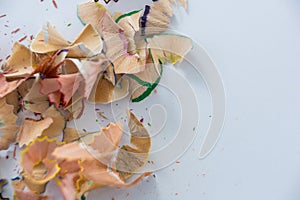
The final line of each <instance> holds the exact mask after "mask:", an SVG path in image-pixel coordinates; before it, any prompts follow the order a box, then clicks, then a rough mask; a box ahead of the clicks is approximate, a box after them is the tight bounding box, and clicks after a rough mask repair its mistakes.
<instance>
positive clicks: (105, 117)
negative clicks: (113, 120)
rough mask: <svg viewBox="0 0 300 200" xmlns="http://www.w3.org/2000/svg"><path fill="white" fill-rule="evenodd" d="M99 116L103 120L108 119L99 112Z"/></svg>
mask: <svg viewBox="0 0 300 200" xmlns="http://www.w3.org/2000/svg"><path fill="white" fill-rule="evenodd" d="M98 115H99V116H100V117H101V118H103V119H108V118H107V117H106V116H105V115H104V114H103V113H102V112H98Z"/></svg>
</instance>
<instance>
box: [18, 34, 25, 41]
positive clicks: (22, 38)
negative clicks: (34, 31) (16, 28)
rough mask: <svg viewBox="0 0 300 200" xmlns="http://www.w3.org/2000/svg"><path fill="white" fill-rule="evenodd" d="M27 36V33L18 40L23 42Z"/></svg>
mask: <svg viewBox="0 0 300 200" xmlns="http://www.w3.org/2000/svg"><path fill="white" fill-rule="evenodd" d="M26 38H27V35H25V36H24V37H21V38H20V39H19V40H18V42H22V41H23V40H25V39H26Z"/></svg>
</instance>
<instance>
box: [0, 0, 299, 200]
mask: <svg viewBox="0 0 300 200" xmlns="http://www.w3.org/2000/svg"><path fill="white" fill-rule="evenodd" d="M120 1H123V5H124V4H125V3H124V2H125V1H126V2H130V1H133V0H120ZM79 2H84V1H82V0H77V1H75V0H74V1H62V0H61V1H60V0H57V4H58V6H59V9H55V8H54V7H53V5H52V4H51V1H50V0H44V2H43V3H41V2H40V1H38V0H35V1H33V0H32V1H16V0H14V1H11V0H10V1H8V0H2V1H0V14H2V13H6V14H7V17H5V18H1V19H0V26H1V28H0V44H1V47H0V48H1V49H0V56H1V58H4V57H5V56H7V55H8V54H9V53H10V48H11V46H12V41H16V40H18V39H19V38H21V37H22V36H23V35H24V34H28V35H30V34H33V35H35V34H36V33H37V32H38V31H39V29H40V28H41V25H42V24H43V23H44V22H45V21H50V22H52V23H53V24H55V25H57V27H58V28H59V30H61V31H62V32H65V35H66V37H67V38H74V37H75V35H76V34H75V30H76V33H77V32H78V30H80V29H81V28H82V25H81V24H80V23H79V21H78V20H77V18H76V4H77V3H79ZM143 3H144V2H143V1H141V0H134V1H133V3H131V4H130V5H132V4H134V7H132V9H136V8H141V5H143ZM130 5H127V6H125V7H127V8H129V7H130ZM130 8H131V7H130ZM299 10H300V1H298V0H252V1H246V0H226V1H224V0H189V6H188V10H187V12H184V11H183V10H181V9H180V10H179V12H178V14H177V15H176V17H175V20H174V21H173V25H172V28H174V29H175V30H178V31H180V32H182V33H184V34H186V35H188V36H190V37H191V38H193V39H194V40H195V41H197V42H198V43H200V44H202V45H203V46H204V47H206V49H207V51H208V52H209V54H210V56H211V57H212V58H213V59H214V61H215V63H216V64H217V66H218V68H219V70H220V73H221V75H222V77H223V81H224V85H225V88H226V94H227V116H226V122H225V126H224V130H223V135H222V137H221V139H220V141H219V143H218V145H217V146H216V148H215V149H214V151H213V152H212V153H211V154H210V155H209V157H207V158H205V159H204V160H200V159H199V158H198V154H199V147H200V144H201V138H200V137H198V138H197V140H196V141H195V143H194V144H193V146H192V147H191V148H190V149H189V151H188V152H187V153H186V154H185V155H184V156H183V157H182V158H181V159H180V163H174V164H173V165H172V166H170V167H168V168H165V169H163V170H160V171H158V172H157V173H156V178H153V177H150V178H149V179H148V181H144V182H143V183H141V184H140V185H138V186H136V187H133V188H130V189H127V190H123V189H122V190H120V189H106V188H105V189H101V190H100V191H98V192H100V193H101V196H102V197H101V199H111V198H112V197H115V199H125V198H127V199H137V200H138V199H161V200H165V199H197V200H198V199H201V200H222V199H224V200H241V199H242V200H266V199H272V200H299V199H300V190H299V188H300V106H299V103H300V92H299V86H300V78H299V76H300V12H299ZM7 20H8V22H6V21H7ZM70 22H71V23H72V25H71V26H70V27H67V24H68V23H70ZM4 24H8V25H9V27H4ZM18 27H20V28H21V31H20V32H19V33H17V34H15V35H13V36H11V34H10V32H11V31H12V30H14V29H15V28H18ZM4 33H8V34H7V35H6V36H5V35H4ZM1 170H3V169H1ZM173 170H175V171H173ZM127 193H128V194H129V195H127ZM176 193H178V194H177V195H176ZM92 196H93V197H95V199H99V198H100V197H98V198H97V195H96V193H92V194H91V197H92Z"/></svg>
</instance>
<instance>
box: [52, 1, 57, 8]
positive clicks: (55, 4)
mask: <svg viewBox="0 0 300 200" xmlns="http://www.w3.org/2000/svg"><path fill="white" fill-rule="evenodd" d="M52 3H53V5H54V7H55V8H58V6H57V3H56V1H55V0H52Z"/></svg>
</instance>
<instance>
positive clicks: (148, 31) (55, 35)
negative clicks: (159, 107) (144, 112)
mask: <svg viewBox="0 0 300 200" xmlns="http://www.w3.org/2000/svg"><path fill="white" fill-rule="evenodd" d="M179 3H180V4H181V5H182V6H183V7H184V8H186V2H185V0H179ZM175 4H176V5H177V1H176V0H158V1H154V2H153V3H152V5H150V6H149V5H146V6H145V8H144V9H142V10H137V11H132V12H129V13H125V14H124V13H115V14H114V15H112V14H111V13H110V12H109V11H108V10H107V9H106V8H105V7H104V6H103V5H101V4H100V3H97V2H94V1H93V2H87V3H83V4H80V5H78V10H77V12H78V17H79V19H80V20H81V21H82V23H83V24H84V28H83V30H82V31H81V32H80V33H79V34H78V37H77V38H76V39H75V40H74V41H72V42H70V41H68V40H66V39H65V38H64V37H63V36H62V35H61V34H60V33H59V32H58V31H57V30H56V29H55V28H54V27H53V26H52V25H51V24H49V23H47V24H46V25H45V26H44V27H43V29H42V30H41V32H39V33H38V34H37V35H36V37H35V38H34V40H33V41H32V42H31V44H30V46H29V48H27V47H26V46H23V45H21V44H19V43H15V44H14V46H13V52H12V55H11V57H10V58H9V59H8V60H7V62H5V63H4V64H3V66H2V72H0V150H7V149H8V148H9V147H10V146H11V145H13V144H17V145H18V148H19V149H20V151H21V153H20V156H19V159H20V160H19V164H20V166H21V167H22V172H21V173H20V174H19V177H18V178H15V179H12V186H13V188H14V199H20V200H22V199H51V197H50V196H47V195H46V194H45V190H46V187H47V183H49V181H51V180H54V181H55V183H56V184H57V186H58V188H59V189H60V192H61V194H62V196H63V197H64V199H68V200H69V199H85V198H86V197H85V196H86V195H87V193H88V192H89V191H91V190H93V189H96V188H99V187H104V186H109V187H130V186H132V185H135V184H137V183H139V182H140V181H141V180H142V179H143V178H144V177H145V176H149V175H150V174H151V172H146V173H143V174H139V175H138V176H137V178H135V179H133V180H131V181H128V179H129V178H132V176H133V175H135V174H137V172H138V171H139V170H140V169H141V168H142V167H143V166H144V165H145V164H146V163H147V161H148V156H149V152H150V148H151V138H150V135H149V133H148V131H147V129H146V128H145V127H144V125H143V124H142V123H141V122H140V121H139V120H138V119H137V117H136V116H135V115H134V114H133V113H132V112H131V111H129V110H128V111H127V114H128V127H129V129H130V134H131V140H130V144H128V145H123V146H121V147H119V145H120V139H121V137H122V133H123V131H122V126H123V124H121V123H119V122H118V123H112V122H111V123H110V124H109V125H108V126H106V127H103V128H101V130H99V131H98V132H93V133H89V132H81V131H79V130H76V129H74V128H71V127H69V126H68V125H69V122H70V121H71V120H72V119H78V118H80V117H81V115H82V113H83V110H84V105H85V103H86V102H90V103H94V104H107V103H112V102H114V101H117V100H119V99H122V98H124V97H125V96H127V95H130V96H131V100H132V101H133V102H139V101H142V100H144V99H145V98H146V97H148V96H149V95H150V94H151V93H152V92H153V90H154V89H155V87H156V86H157V85H158V84H159V81H160V79H161V76H162V72H163V65H164V64H165V63H167V62H168V63H172V64H176V63H178V62H180V61H182V60H183V58H184V56H185V55H186V54H187V53H188V52H189V51H190V50H191V48H192V41H191V40H190V39H189V38H187V37H185V36H180V35H174V34H168V33H165V31H166V30H167V29H168V26H169V23H170V21H171V17H172V16H173V15H174V8H175V6H174V5H175ZM20 115H22V116H20ZM33 116H34V117H33ZM0 178H1V177H0ZM1 181H2V183H5V184H6V183H7V181H6V180H4V179H1ZM0 183H1V182H0ZM3 187H4V184H2V185H0V189H1V190H0V195H1V194H2V190H3ZM0 197H1V199H2V198H3V197H2V196H0Z"/></svg>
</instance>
